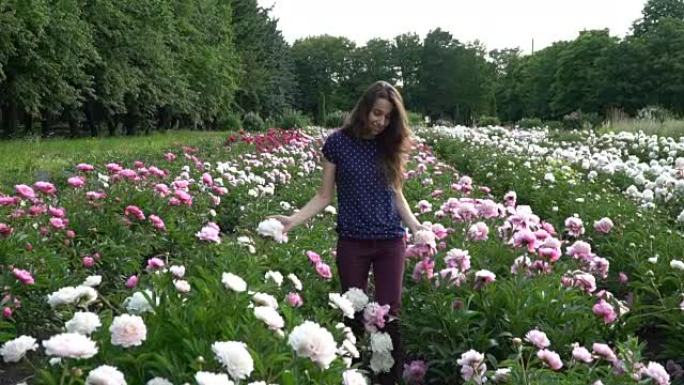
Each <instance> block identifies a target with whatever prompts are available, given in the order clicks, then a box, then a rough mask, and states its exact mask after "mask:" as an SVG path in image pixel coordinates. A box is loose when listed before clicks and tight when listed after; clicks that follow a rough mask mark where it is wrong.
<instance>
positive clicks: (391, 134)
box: [342, 80, 411, 190]
mask: <svg viewBox="0 0 684 385" xmlns="http://www.w3.org/2000/svg"><path fill="white" fill-rule="evenodd" d="M377 99H385V100H387V101H389V102H390V103H392V106H393V108H392V112H391V113H390V122H389V125H388V126H387V127H386V128H385V129H384V130H383V131H382V132H381V133H380V134H378V135H377V136H376V139H377V140H378V143H379V146H380V159H381V164H382V169H383V171H384V176H385V178H386V181H387V183H388V184H389V185H390V186H391V187H392V189H394V190H397V189H400V188H401V187H402V185H403V180H404V176H403V173H404V164H405V163H406V160H405V157H406V154H408V152H409V149H410V137H411V129H410V128H409V125H408V118H407V117H406V110H405V109H404V100H403V99H402V97H401V94H399V91H397V89H396V88H394V87H393V86H392V85H391V84H389V83H387V82H385V81H382V80H380V81H377V82H375V83H373V84H371V85H370V87H368V89H367V90H366V92H365V93H364V94H363V95H362V96H361V97H360V98H359V100H358V102H356V106H355V107H354V109H353V110H352V112H351V114H349V117H348V118H347V119H346V121H345V122H344V125H343V126H342V131H344V132H345V133H347V134H348V135H350V136H353V137H355V138H363V137H368V136H369V135H370V134H371V131H370V129H369V122H368V114H369V113H370V111H371V109H372V108H373V106H374V105H375V101H376V100H377Z"/></svg>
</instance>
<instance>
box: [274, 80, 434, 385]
mask: <svg viewBox="0 0 684 385" xmlns="http://www.w3.org/2000/svg"><path fill="white" fill-rule="evenodd" d="M410 134H411V131H410V129H409V127H408V123H407V118H406V111H405V110H404V106H403V100H402V98H401V95H400V94H399V92H397V90H396V89H395V88H394V87H393V86H392V85H390V84H389V83H387V82H384V81H378V82H375V83H373V84H372V85H371V86H370V87H369V88H368V90H367V91H366V92H365V93H364V94H363V95H362V96H361V98H360V99H359V100H358V102H357V104H356V107H354V110H353V111H352V113H351V115H350V116H349V117H348V119H347V121H346V122H345V124H344V125H343V126H342V128H341V129H339V130H337V131H335V132H333V133H332V134H330V135H329V136H328V137H327V139H326V141H325V144H324V145H323V148H322V152H323V156H324V159H323V180H322V183H321V186H320V188H319V189H318V192H317V193H316V195H315V196H314V197H313V198H312V199H311V200H310V201H309V202H308V203H307V204H306V205H305V206H304V207H303V208H302V209H301V210H299V211H298V212H297V213H295V214H293V215H291V216H282V215H276V216H273V218H275V219H278V220H279V221H280V222H281V223H282V224H283V226H284V231H285V232H287V231H288V230H290V229H292V228H293V227H295V226H297V225H299V224H301V223H303V222H305V221H306V220H308V219H309V218H311V217H312V216H313V215H315V214H317V213H318V212H320V211H321V210H322V209H323V208H325V207H326V206H327V205H328V204H329V203H330V202H331V200H332V198H333V194H334V191H335V186H337V203H338V216H337V228H336V230H337V233H338V241H337V257H336V260H337V271H338V273H339V276H340V281H341V283H342V292H346V291H347V290H348V289H349V288H351V287H356V288H360V289H363V290H364V291H365V290H366V289H367V286H368V275H369V272H370V269H371V268H372V269H373V276H374V278H375V282H374V283H375V301H377V302H378V303H379V304H380V305H389V306H390V313H389V314H390V315H389V319H388V321H389V322H387V323H386V326H385V330H384V331H385V332H387V333H388V334H389V335H390V337H391V338H392V344H393V346H394V351H393V354H392V355H393V358H394V360H395V365H394V367H393V368H392V370H391V371H390V373H389V374H383V375H380V376H378V378H377V379H376V380H377V381H379V382H380V383H381V384H395V383H398V382H399V379H400V376H401V372H402V370H403V351H402V345H401V341H400V335H399V322H398V317H399V309H400V306H401V292H402V282H403V276H404V251H405V249H406V244H405V230H404V228H403V227H402V222H403V224H404V225H406V226H408V227H409V228H410V230H411V232H412V233H414V234H415V232H416V231H418V230H419V229H421V228H422V225H421V224H420V222H419V221H418V220H417V219H416V217H415V216H414V215H413V212H412V211H411V209H410V207H409V205H408V203H407V202H406V199H405V198H404V194H403V192H402V186H403V171H404V163H405V159H406V157H407V153H408V150H409V148H410V142H409V141H410ZM360 315H361V314H360V313H359V314H357V323H356V326H357V327H358V325H359V323H358V320H359V316H360ZM355 329H356V328H355Z"/></svg>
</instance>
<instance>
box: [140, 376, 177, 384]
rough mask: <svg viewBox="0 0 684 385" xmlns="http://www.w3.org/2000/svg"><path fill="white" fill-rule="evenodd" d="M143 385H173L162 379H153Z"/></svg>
mask: <svg viewBox="0 0 684 385" xmlns="http://www.w3.org/2000/svg"><path fill="white" fill-rule="evenodd" d="M145 385H173V383H172V382H171V381H169V380H167V379H166V378H164V377H155V378H153V379H151V380H149V381H147V384H145Z"/></svg>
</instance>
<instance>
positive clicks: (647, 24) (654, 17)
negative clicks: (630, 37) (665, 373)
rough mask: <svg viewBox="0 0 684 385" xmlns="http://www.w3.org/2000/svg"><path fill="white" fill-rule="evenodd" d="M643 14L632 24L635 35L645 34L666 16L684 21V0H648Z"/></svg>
mask: <svg viewBox="0 0 684 385" xmlns="http://www.w3.org/2000/svg"><path fill="white" fill-rule="evenodd" d="M641 14H642V17H641V19H638V20H636V21H635V22H634V24H632V29H633V30H634V36H643V35H644V34H646V33H648V32H650V31H651V30H653V29H654V28H655V27H656V26H657V25H658V24H660V22H661V21H662V20H663V19H666V18H672V19H675V20H680V21H684V0H648V2H647V3H646V5H644V9H643V10H642V11H641Z"/></svg>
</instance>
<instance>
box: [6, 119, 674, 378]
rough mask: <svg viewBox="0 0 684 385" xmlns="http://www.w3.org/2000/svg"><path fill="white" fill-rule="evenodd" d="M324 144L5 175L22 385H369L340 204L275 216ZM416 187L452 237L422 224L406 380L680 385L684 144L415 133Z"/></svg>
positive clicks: (373, 357) (231, 145)
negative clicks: (341, 261)
mask: <svg viewBox="0 0 684 385" xmlns="http://www.w3.org/2000/svg"><path fill="white" fill-rule="evenodd" d="M325 135H326V132H325V131H322V130H318V129H314V128H311V129H308V130H305V131H276V130H271V131H269V132H267V133H262V134H246V133H239V134H234V135H229V136H227V137H225V138H221V139H214V140H210V141H205V142H202V143H201V144H199V145H196V146H189V145H169V146H168V148H165V149H164V150H163V151H159V152H157V153H149V152H147V153H138V154H134V153H132V154H128V155H126V156H125V157H120V158H113V157H111V154H110V155H107V153H104V152H103V153H102V156H101V157H99V158H97V159H89V160H88V163H86V162H85V161H84V162H74V163H73V164H70V165H68V166H66V167H65V169H64V172H61V173H55V174H52V177H51V178H46V179H45V180H35V178H32V175H28V174H27V175H26V179H24V180H21V181H19V182H17V183H10V184H6V185H0V286H1V287H2V293H1V294H2V296H1V297H0V301H1V305H0V310H2V313H3V314H2V317H1V318H0V355H1V356H2V360H0V376H4V377H3V378H7V379H10V380H8V381H7V382H5V381H4V380H3V381H2V383H3V384H4V383H9V384H15V383H20V382H27V383H29V384H55V385H57V384H59V385H65V384H84V383H85V384H98V385H99V384H148V385H167V384H178V385H180V384H186V383H187V384H199V385H214V384H222V385H226V384H252V385H256V384H282V385H290V384H345V385H352V384H354V385H356V384H370V381H369V380H370V378H372V374H373V373H374V372H375V373H381V372H383V371H386V370H388V369H389V367H391V366H392V364H393V361H392V356H391V354H390V352H391V351H392V349H393V347H392V344H391V340H390V339H389V337H388V335H387V334H386V333H385V332H384V331H383V327H384V324H385V322H386V321H387V317H386V314H387V309H386V307H384V306H380V305H379V304H377V303H375V302H373V296H372V285H371V286H370V290H369V291H370V292H369V293H363V292H362V291H360V290H358V289H352V290H350V291H348V292H346V293H341V292H340V284H339V281H338V278H337V275H336V266H335V241H336V235H335V232H334V228H335V218H336V210H335V207H334V205H333V206H330V207H328V208H327V209H326V210H325V211H324V212H322V213H321V214H319V215H317V216H316V217H315V218H314V219H313V220H312V221H311V222H310V223H309V224H308V225H305V226H301V227H298V228H296V229H294V230H292V231H291V232H290V233H289V234H282V232H281V231H279V227H278V223H277V222H276V223H274V222H273V221H268V220H266V218H267V217H268V216H269V215H273V214H285V215H288V214H290V213H292V211H293V210H295V209H296V208H298V207H301V206H303V205H304V204H305V203H306V202H307V201H308V199H309V198H310V197H311V196H312V195H313V194H314V192H315V191H316V188H317V185H318V183H319V179H320V178H319V177H320V170H321V167H320V161H321V154H320V147H321V145H322V143H323V140H324V136H325ZM680 157H681V158H680ZM405 177H406V186H405V190H404V193H405V195H406V198H407V200H408V201H409V203H410V204H411V205H412V206H413V207H414V208H415V212H416V213H417V216H418V218H419V219H420V220H421V221H423V222H424V224H425V225H427V227H429V228H431V229H432V230H431V231H420V232H418V233H417V234H407V238H408V243H409V248H408V250H407V255H406V273H405V278H404V296H403V310H402V316H401V328H402V334H403V336H404V339H405V350H406V352H407V362H406V365H405V367H404V381H405V382H406V383H407V384H460V383H470V384H482V383H484V382H488V383H511V384H606V385H607V384H626V383H634V384H637V383H653V384H669V383H678V381H679V383H681V381H682V380H683V379H684V370H682V367H681V365H684V336H683V335H682V333H681V331H682V330H684V297H683V295H684V294H683V293H684V283H683V278H684V262H683V260H684V255H683V254H682V251H683V250H684V234H683V233H682V228H681V226H682V222H684V215H683V214H681V213H682V210H684V142H675V141H672V140H669V139H667V138H657V137H646V136H643V135H642V136H639V135H636V134H618V135H608V136H596V135H594V134H592V133H589V132H574V133H564V134H560V133H554V132H549V131H547V130H528V131H522V130H506V129H503V128H492V127H489V128H478V129H467V128H463V127H436V128H430V129H418V130H417V139H416V142H415V145H414V148H413V151H412V153H411V154H410V163H409V165H408V169H407V173H406V175H405ZM357 312H361V313H363V315H362V317H361V318H362V319H363V321H364V328H363V329H364V330H363V332H362V333H357V334H354V333H353V332H352V330H351V329H350V328H348V327H346V326H345V325H344V323H343V322H344V320H345V318H351V317H353V316H354V314H355V313H357Z"/></svg>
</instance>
